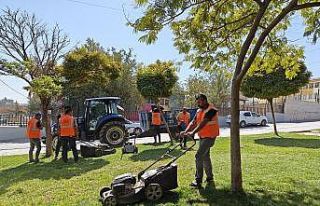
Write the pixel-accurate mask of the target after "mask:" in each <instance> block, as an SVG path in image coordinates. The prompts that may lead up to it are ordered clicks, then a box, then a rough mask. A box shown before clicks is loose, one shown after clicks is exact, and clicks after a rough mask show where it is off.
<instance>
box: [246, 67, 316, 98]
mask: <svg viewBox="0 0 320 206" xmlns="http://www.w3.org/2000/svg"><path fill="white" fill-rule="evenodd" d="M299 64H300V67H299V71H298V72H297V73H296V76H295V77H293V78H292V79H289V78H287V75H286V73H287V70H286V69H283V68H281V67H279V68H275V69H274V70H273V71H272V72H270V73H268V72H266V71H256V72H254V73H253V74H252V75H251V76H250V75H249V76H247V77H246V78H245V79H244V80H243V82H242V85H241V91H242V93H243V95H245V96H247V97H256V98H259V99H268V100H270V99H273V98H277V97H281V96H288V95H291V94H295V93H298V92H299V90H300V88H301V87H303V86H305V85H306V84H308V82H309V79H310V77H311V73H310V72H309V71H308V70H307V68H306V66H305V65H304V64H303V63H301V62H300V63H299Z"/></svg>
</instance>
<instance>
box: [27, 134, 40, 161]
mask: <svg viewBox="0 0 320 206" xmlns="http://www.w3.org/2000/svg"><path fill="white" fill-rule="evenodd" d="M35 147H36V148H37V150H36V157H35V159H33V150H34V148H35ZM40 151H41V141H40V139H30V149H29V161H34V160H35V161H39V155H40Z"/></svg>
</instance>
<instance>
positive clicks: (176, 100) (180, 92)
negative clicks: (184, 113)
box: [170, 82, 187, 109]
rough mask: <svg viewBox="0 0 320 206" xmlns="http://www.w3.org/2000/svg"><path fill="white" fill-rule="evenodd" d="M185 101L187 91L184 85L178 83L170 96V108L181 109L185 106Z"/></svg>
mask: <svg viewBox="0 0 320 206" xmlns="http://www.w3.org/2000/svg"><path fill="white" fill-rule="evenodd" d="M185 99H186V91H185V88H184V87H183V85H182V84H181V83H180V82H177V83H176V84H175V85H174V87H173V89H172V94H171V96H170V107H171V108H176V109H180V108H181V107H183V106H187V105H185Z"/></svg>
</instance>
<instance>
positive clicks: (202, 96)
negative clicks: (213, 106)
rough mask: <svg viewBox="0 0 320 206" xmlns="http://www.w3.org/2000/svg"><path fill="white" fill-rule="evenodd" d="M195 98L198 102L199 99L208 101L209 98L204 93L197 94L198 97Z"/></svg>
mask: <svg viewBox="0 0 320 206" xmlns="http://www.w3.org/2000/svg"><path fill="white" fill-rule="evenodd" d="M195 98H196V100H198V99H204V100H208V98H207V96H206V95H204V94H202V93H200V94H197V95H196V96H195Z"/></svg>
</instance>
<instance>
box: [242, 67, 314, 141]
mask: <svg viewBox="0 0 320 206" xmlns="http://www.w3.org/2000/svg"><path fill="white" fill-rule="evenodd" d="M300 64H301V66H300V71H298V72H297V75H296V76H295V77H294V78H292V79H288V78H287V76H286V69H283V68H276V69H274V70H273V71H272V72H271V73H268V72H266V71H257V72H254V73H253V74H252V75H251V76H247V77H245V79H244V80H243V83H242V85H241V92H242V93H243V95H245V96H247V97H256V98H259V99H266V100H267V101H268V102H269V104H270V107H271V113H272V119H273V125H274V133H275V134H276V135H277V136H279V134H278V131H277V126H276V119H275V115H274V109H273V99H274V98H278V97H281V96H288V95H291V94H296V93H298V92H299V90H300V88H301V87H304V86H305V85H307V84H308V82H309V79H310V77H311V73H310V72H309V71H308V70H307V68H306V66H305V65H304V64H303V63H300Z"/></svg>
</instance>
